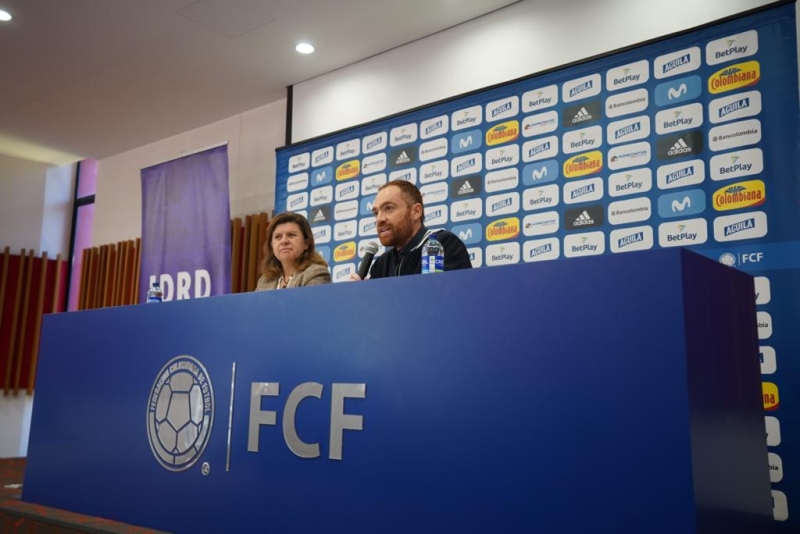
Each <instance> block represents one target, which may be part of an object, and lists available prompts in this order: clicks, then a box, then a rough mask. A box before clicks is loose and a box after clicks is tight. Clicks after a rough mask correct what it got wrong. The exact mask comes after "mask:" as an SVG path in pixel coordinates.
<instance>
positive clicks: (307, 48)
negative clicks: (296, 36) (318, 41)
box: [294, 43, 314, 54]
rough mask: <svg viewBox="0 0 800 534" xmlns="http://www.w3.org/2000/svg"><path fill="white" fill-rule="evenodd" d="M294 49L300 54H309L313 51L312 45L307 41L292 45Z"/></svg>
mask: <svg viewBox="0 0 800 534" xmlns="http://www.w3.org/2000/svg"><path fill="white" fill-rule="evenodd" d="M294 49H295V50H297V51H298V52H300V53H301V54H310V53H312V52H313V51H314V47H313V46H311V45H310V44H308V43H300V44H298V45H297V46H295V47H294Z"/></svg>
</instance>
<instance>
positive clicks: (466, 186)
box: [458, 182, 475, 195]
mask: <svg viewBox="0 0 800 534" xmlns="http://www.w3.org/2000/svg"><path fill="white" fill-rule="evenodd" d="M474 192H475V189H474V188H473V187H472V186H471V185H470V183H469V182H464V183H463V184H462V185H461V187H460V188H459V189H458V194H459V195H469V194H470V193H474Z"/></svg>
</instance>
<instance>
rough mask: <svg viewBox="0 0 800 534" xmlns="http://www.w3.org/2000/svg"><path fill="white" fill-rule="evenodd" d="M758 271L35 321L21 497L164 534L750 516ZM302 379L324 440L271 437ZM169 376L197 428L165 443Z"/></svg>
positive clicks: (762, 511)
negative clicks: (252, 432) (339, 409)
mask: <svg viewBox="0 0 800 534" xmlns="http://www.w3.org/2000/svg"><path fill="white" fill-rule="evenodd" d="M751 284H752V281H751V278H750V277H748V276H746V275H744V274H742V273H739V272H737V271H735V270H732V269H727V268H725V267H723V266H721V265H719V264H717V263H715V262H712V261H709V260H706V259H704V258H701V257H699V256H693V255H691V254H689V253H685V252H681V251H677V250H670V251H650V252H642V253H639V254H637V255H635V256H631V255H622V256H602V257H597V258H583V259H580V260H576V261H574V262H566V263H555V262H549V263H543V264H540V265H537V266H530V265H517V266H510V267H505V268H502V269H489V270H484V269H479V270H474V271H469V272H464V271H462V272H455V273H448V274H446V275H441V276H435V277H431V276H414V277H404V278H397V279H385V280H376V281H372V282H369V283H363V284H348V285H344V286H342V285H329V286H319V287H314V288H306V289H298V290H293V291H278V292H268V293H252V294H243V295H230V296H221V297H213V298H208V299H200V300H194V301H179V302H170V303H164V304H160V305H152V306H131V307H126V308H115V309H106V310H96V311H87V312H79V313H72V314H60V315H50V316H47V317H46V320H45V325H44V330H43V338H42V350H41V361H40V367H39V376H38V382H37V393H36V402H35V406H34V413H33V421H32V428H31V438H30V446H29V456H28V463H27V470H26V477H25V485H24V493H23V498H24V500H26V501H28V502H34V503H39V504H43V505H47V506H53V507H57V508H62V509H67V510H73V511H77V512H81V513H86V514H92V515H98V516H103V517H109V518H113V519H117V520H121V521H126V522H130V523H133V524H138V525H143V526H150V527H155V528H159V529H166V530H170V531H176V532H231V531H262V530H267V529H268V530H270V531H275V532H317V531H322V530H332V531H342V532H387V533H388V532H410V531H412V532H456V531H458V532H523V531H524V532H534V531H535V532H539V531H542V532H650V533H661V532H663V533H669V534H674V533H675V532H682V533H692V532H708V533H710V532H721V531H724V532H743V533H744V532H747V533H758V534H763V533H764V532H769V530H770V528H771V525H772V520H771V504H770V498H769V481H768V476H767V469H766V445H765V444H764V440H763V436H764V421H763V416H762V412H761V395H760V382H759V376H758V370H757V363H756V358H755V354H756V347H757V341H756V331H755V328H754V327H752V324H753V321H754V313H755V312H754V304H753V302H752V298H751V290H750V287H751ZM378 303H379V304H378ZM600 303H602V306H600ZM334 309H335V310H336V311H337V313H331V311H332V310H334ZM732 310H735V311H732ZM521 332H524V335H523V334H521ZM176 358H177V359H178V363H175V366H174V367H172V366H170V365H167V364H168V363H169V362H174V360H175V359H176ZM180 362H184V363H186V362H188V365H185V366H183V365H181V364H180ZM234 363H235V364H236V367H235V369H236V370H235V377H234V369H233V364H234ZM193 365H194V367H193ZM200 366H202V369H201V368H200ZM720 368H722V369H725V370H726V371H725V372H720ZM189 375H191V376H194V377H195V378H194V382H193V383H194V385H191V384H188V385H187V384H186V383H184V384H183V385H181V384H179V382H180V380H178V377H179V376H180V377H181V378H182V379H183V378H186V377H187V376H189ZM189 382H192V381H191V380H190V381H189ZM307 382H316V383H318V384H320V385H321V388H322V391H321V395H320V396H319V398H314V397H309V398H305V399H304V400H302V402H300V404H299V406H298V408H297V412H296V417H295V421H296V431H297V435H298V436H299V437H300V439H301V440H302V441H303V442H305V443H310V444H313V443H318V444H319V452H320V455H319V457H316V458H300V457H298V456H297V455H295V454H294V453H293V452H292V451H291V450H290V449H289V448H288V447H287V444H286V441H285V438H284V435H285V428H284V422H285V421H289V420H290V417H289V416H287V414H286V413H285V412H284V406H285V405H286V404H287V403H288V400H289V398H290V397H291V392H292V390H294V388H296V387H297V386H298V385H300V384H303V383H307ZM253 383H264V384H262V385H259V386H258V387H257V388H256V389H257V391H260V392H263V391H265V388H268V387H274V384H276V383H277V384H279V394H278V395H277V396H269V395H266V396H263V397H261V398H260V400H258V399H257V401H256V403H255V408H256V410H261V411H275V412H277V413H276V420H275V422H276V423H277V424H276V425H269V424H267V425H262V426H261V427H260V429H259V430H258V432H257V434H258V437H259V447H258V452H249V451H248V449H249V447H248V442H249V440H248V429H249V425H250V421H251V417H252V415H253V414H254V413H255V412H253V413H251V388H252V386H251V384H253ZM342 383H347V384H364V387H365V390H366V396H365V397H364V398H348V399H346V400H345V402H344V413H346V414H350V415H353V416H356V415H360V416H363V420H362V421H363V430H344V431H343V438H342V444H343V447H342V455H341V456H342V459H341V460H335V459H330V458H329V457H330V455H331V454H332V452H333V451H332V449H331V445H330V443H331V441H330V434H331V417H332V415H331V414H332V411H336V410H335V405H334V403H332V399H333V397H334V394H333V393H334V391H335V390H336V388H338V387H340V386H334V384H342ZM265 384H273V386H267V385H265ZM190 385H191V388H190V387H188V386H190ZM195 386H197V397H196V398H193V397H192V395H193V394H191V393H190V394H188V395H187V394H183V393H180V391H187V390H190V389H193V388H195ZM168 387H169V388H170V389H171V390H173V391H172V393H171V395H172V396H171V400H170V403H172V404H170V406H171V407H170V408H169V409H168V411H167V416H166V420H168V421H169V422H170V424H172V423H175V425H176V426H178V429H179V430H181V431H182V432H185V430H186V428H188V427H190V426H191V425H192V424H194V423H191V424H190V423H187V421H188V420H189V419H191V421H194V422H195V423H197V424H198V426H199V428H200V429H201V430H200V437H199V438H198V437H197V436H195V437H194V438H192V439H190V440H188V441H186V440H184V441H181V440H180V439H179V440H178V442H177V443H173V444H174V445H175V448H174V449H173V450H172V452H175V451H177V452H179V453H183V452H186V451H187V447H186V446H185V445H186V443H190V444H192V445H193V446H194V447H195V448H193V449H189V450H188V452H186V454H185V456H181V457H179V458H177V459H176V458H175V457H171V456H169V454H167V455H165V454H163V451H162V453H161V454H160V455H159V454H157V453H158V451H159V450H161V449H159V447H160V446H161V445H163V444H164V443H167V442H169V439H167V437H168V434H167V433H164V434H162V430H161V427H159V430H157V432H156V434H157V435H156V437H155V438H154V437H153V436H151V437H148V431H149V428H150V425H151V412H152V409H153V406H154V405H156V406H159V405H160V403H161V399H162V397H163V395H164V391H167V388H168ZM159 391H161V392H160V393H159ZM181 395H184V397H183V398H181ZM232 397H233V402H232V403H231V398H232ZM181 399H182V400H181ZM181 402H183V403H187V402H188V406H191V407H192V408H191V410H190V412H191V416H190V417H189V416H186V417H184V421H183V422H184V423H186V424H185V425H184V426H182V427H181V423H178V422H176V421H178V420H179V419H180V418H181V417H180V415H181V414H180V413H179V412H180V410H179V409H178V408H174V413H173V408H172V406H173V405H174V406H176V407H179V406H181ZM184 405H187V404H184ZM231 406H232V414H231V415H230V418H231V419H230V421H231V425H230V427H229V413H230V412H229V407H231ZM158 411H159V408H158V407H156V409H155V412H156V413H157V412H158ZM187 413H188V412H187ZM163 415H164V414H162V415H161V416H158V415H157V416H155V417H156V419H157V420H161V419H164V417H163ZM206 415H207V416H208V419H207V420H206V419H204V416H206ZM160 424H161V425H164V424H165V423H160ZM163 428H165V429H167V430H168V427H166V426H164V427H163ZM209 428H210V430H208V429H209ZM732 435H735V436H736V439H730V438H731V436H732ZM165 436H167V437H165ZM229 436H230V438H229ZM195 438H196V439H195ZM229 439H230V449H229V448H228V440H229ZM159 440H160V441H159ZM203 441H207V444H205V443H203ZM721 443H724V444H725V451H726V453H725V454H719V451H718V446H719V445H720V444H721ZM159 444H161V445H159ZM168 452H169V451H168ZM228 454H230V456H228ZM165 457H166V462H165ZM170 461H171V462H173V463H172V464H170V463H169V462H170ZM228 462H229V464H228ZM165 464H166V467H165ZM170 465H171V466H172V468H170ZM173 468H174V469H173ZM721 529H722V530H721Z"/></svg>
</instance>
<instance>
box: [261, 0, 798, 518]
mask: <svg viewBox="0 0 800 534" xmlns="http://www.w3.org/2000/svg"><path fill="white" fill-rule="evenodd" d="M796 42H797V41H796V23H795V6H794V4H788V5H782V6H779V7H775V8H771V9H767V10H763V11H760V12H758V13H755V14H751V15H748V16H744V17H741V18H737V19H735V20H732V21H728V22H724V23H720V24H716V25H713V26H710V27H707V28H704V29H702V30H698V31H695V32H692V33H687V34H683V35H680V36H678V37H674V38H671V39H667V40H662V41H660V42H658V43H655V44H650V45H647V46H642V47H639V48H636V49H633V50H629V51H626V52H623V53H620V54H616V55H613V56H609V57H605V58H603V59H599V60H596V61H591V62H587V63H583V64H581V65H578V66H575V67H570V68H566V69H563V70H559V71H556V72H552V73H548V74H546V75H542V76H534V77H530V78H528V79H525V80H523V81H519V82H515V83H513V84H509V85H505V86H502V87H498V88H493V89H492V90H487V91H485V92H482V93H478V94H472V95H469V96H466V97H463V98H459V99H454V100H451V101H448V102H445V103H441V104H437V105H435V106H431V107H428V108H425V109H422V110H417V111H414V112H411V113H407V114H404V115H400V116H396V117H393V118H391V119H387V120H383V121H378V122H375V123H371V124H369V125H367V126H364V127H359V128H354V129H351V130H348V131H345V132H341V133H338V134H335V135H332V136H329V137H326V138H321V139H317V140H314V141H312V142H309V143H304V144H297V145H292V146H290V147H286V148H284V149H281V150H279V151H278V158H277V161H278V163H277V165H278V168H277V190H276V191H277V192H276V209H277V210H278V211H279V212H280V211H285V210H290V211H297V212H301V213H303V214H305V215H306V216H307V217H308V219H309V221H310V222H311V224H312V226H313V228H314V236H315V239H316V242H317V243H318V244H319V245H320V249H321V252H322V253H323V255H324V256H325V257H326V259H327V260H328V262H329V263H330V264H331V266H332V274H333V280H334V282H340V281H344V280H347V279H348V278H349V275H350V273H352V272H354V271H355V269H356V265H357V262H358V257H359V256H362V255H363V249H364V244H365V243H366V242H368V241H375V240H377V233H376V229H375V222H374V219H373V218H372V216H371V215H370V210H369V208H370V207H371V202H372V199H373V195H375V193H376V192H377V190H378V188H379V187H380V186H381V185H383V184H384V183H386V182H387V181H391V180H408V181H412V182H414V183H416V184H417V185H418V186H419V188H420V190H421V191H422V194H423V198H424V199H425V204H426V208H425V211H426V219H425V222H426V224H427V225H428V226H429V227H435V228H440V227H446V228H449V229H451V230H452V231H454V232H455V233H457V234H458V235H459V236H460V237H461V238H462V239H463V240H464V242H465V243H466V244H467V246H468V249H469V252H470V255H471V258H472V262H473V265H474V266H475V267H483V266H495V265H505V264H513V263H520V262H537V261H545V260H560V259H565V258H567V259H568V258H574V257H580V256H587V255H598V254H615V253H621V252H628V251H635V250H646V249H656V248H663V247H690V248H691V249H693V250H696V251H698V252H699V253H700V254H703V255H706V256H708V257H711V258H713V259H715V260H718V261H720V262H722V263H724V264H726V265H730V266H732V267H735V268H738V269H742V270H744V271H746V272H748V273H751V274H753V275H754V276H755V277H756V278H755V286H756V288H755V293H756V304H757V305H758V330H759V338H760V340H761V344H762V345H761V370H762V374H763V389H764V409H765V421H766V430H767V442H768V445H769V451H770V452H769V461H770V475H771V480H772V483H773V499H774V515H775V519H776V520H777V521H778V523H777V524H778V529H779V532H790V531H797V530H798V529H800V517H798V515H800V514H794V516H793V515H792V514H790V501H791V500H792V499H794V500H795V501H796V500H797V499H798V498H800V476H795V475H793V474H792V473H793V472H795V473H796V472H797V470H798V468H800V467H798V466H800V446H798V445H800V406H798V400H799V399H798V389H797V384H800V361H798V359H796V358H794V357H793V355H794V354H797V353H798V352H800V333H798V332H797V331H796V329H795V328H794V325H795V324H797V320H798V319H800V317H798V310H797V304H796V303H797V302H798V301H800V252H798V246H797V245H798V241H800V226H798V224H797V220H798V215H800V210H798V204H800V181H798V180H797V177H796V167H797V165H796V161H797V157H796V147H797V120H798V115H799V112H798V84H797V79H798V73H797V45H796ZM598 311H599V310H598ZM792 451H795V452H792ZM784 464H786V465H788V466H789V468H788V470H789V473H788V475H787V476H786V477H784ZM791 466H795V469H792V467H791ZM781 529H785V530H781Z"/></svg>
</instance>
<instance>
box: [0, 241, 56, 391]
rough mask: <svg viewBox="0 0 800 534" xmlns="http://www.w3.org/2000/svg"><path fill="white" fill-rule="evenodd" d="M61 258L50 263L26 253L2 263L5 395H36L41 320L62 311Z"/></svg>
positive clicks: (0, 333)
mask: <svg viewBox="0 0 800 534" xmlns="http://www.w3.org/2000/svg"><path fill="white" fill-rule="evenodd" d="M65 267H66V266H65V265H64V262H63V260H62V258H61V255H58V256H57V258H56V260H49V259H48V257H47V253H46V252H44V253H42V256H41V257H40V258H37V257H35V256H34V251H33V250H30V251H25V250H24V249H23V250H22V251H21V252H20V254H19V255H18V256H17V255H11V253H10V250H9V247H5V249H4V250H3V254H2V260H0V376H1V377H2V380H0V387H2V390H3V395H9V394H14V395H18V394H19V392H20V391H26V392H27V393H28V394H29V395H30V394H31V393H33V382H34V379H35V377H36V364H37V361H38V352H39V335H40V332H41V327H42V316H43V315H44V314H45V313H52V312H56V311H60V310H61V309H62V302H61V300H62V299H61V298H59V297H60V296H63V285H64V280H65V277H64V276H63V271H64V270H65Z"/></svg>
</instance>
